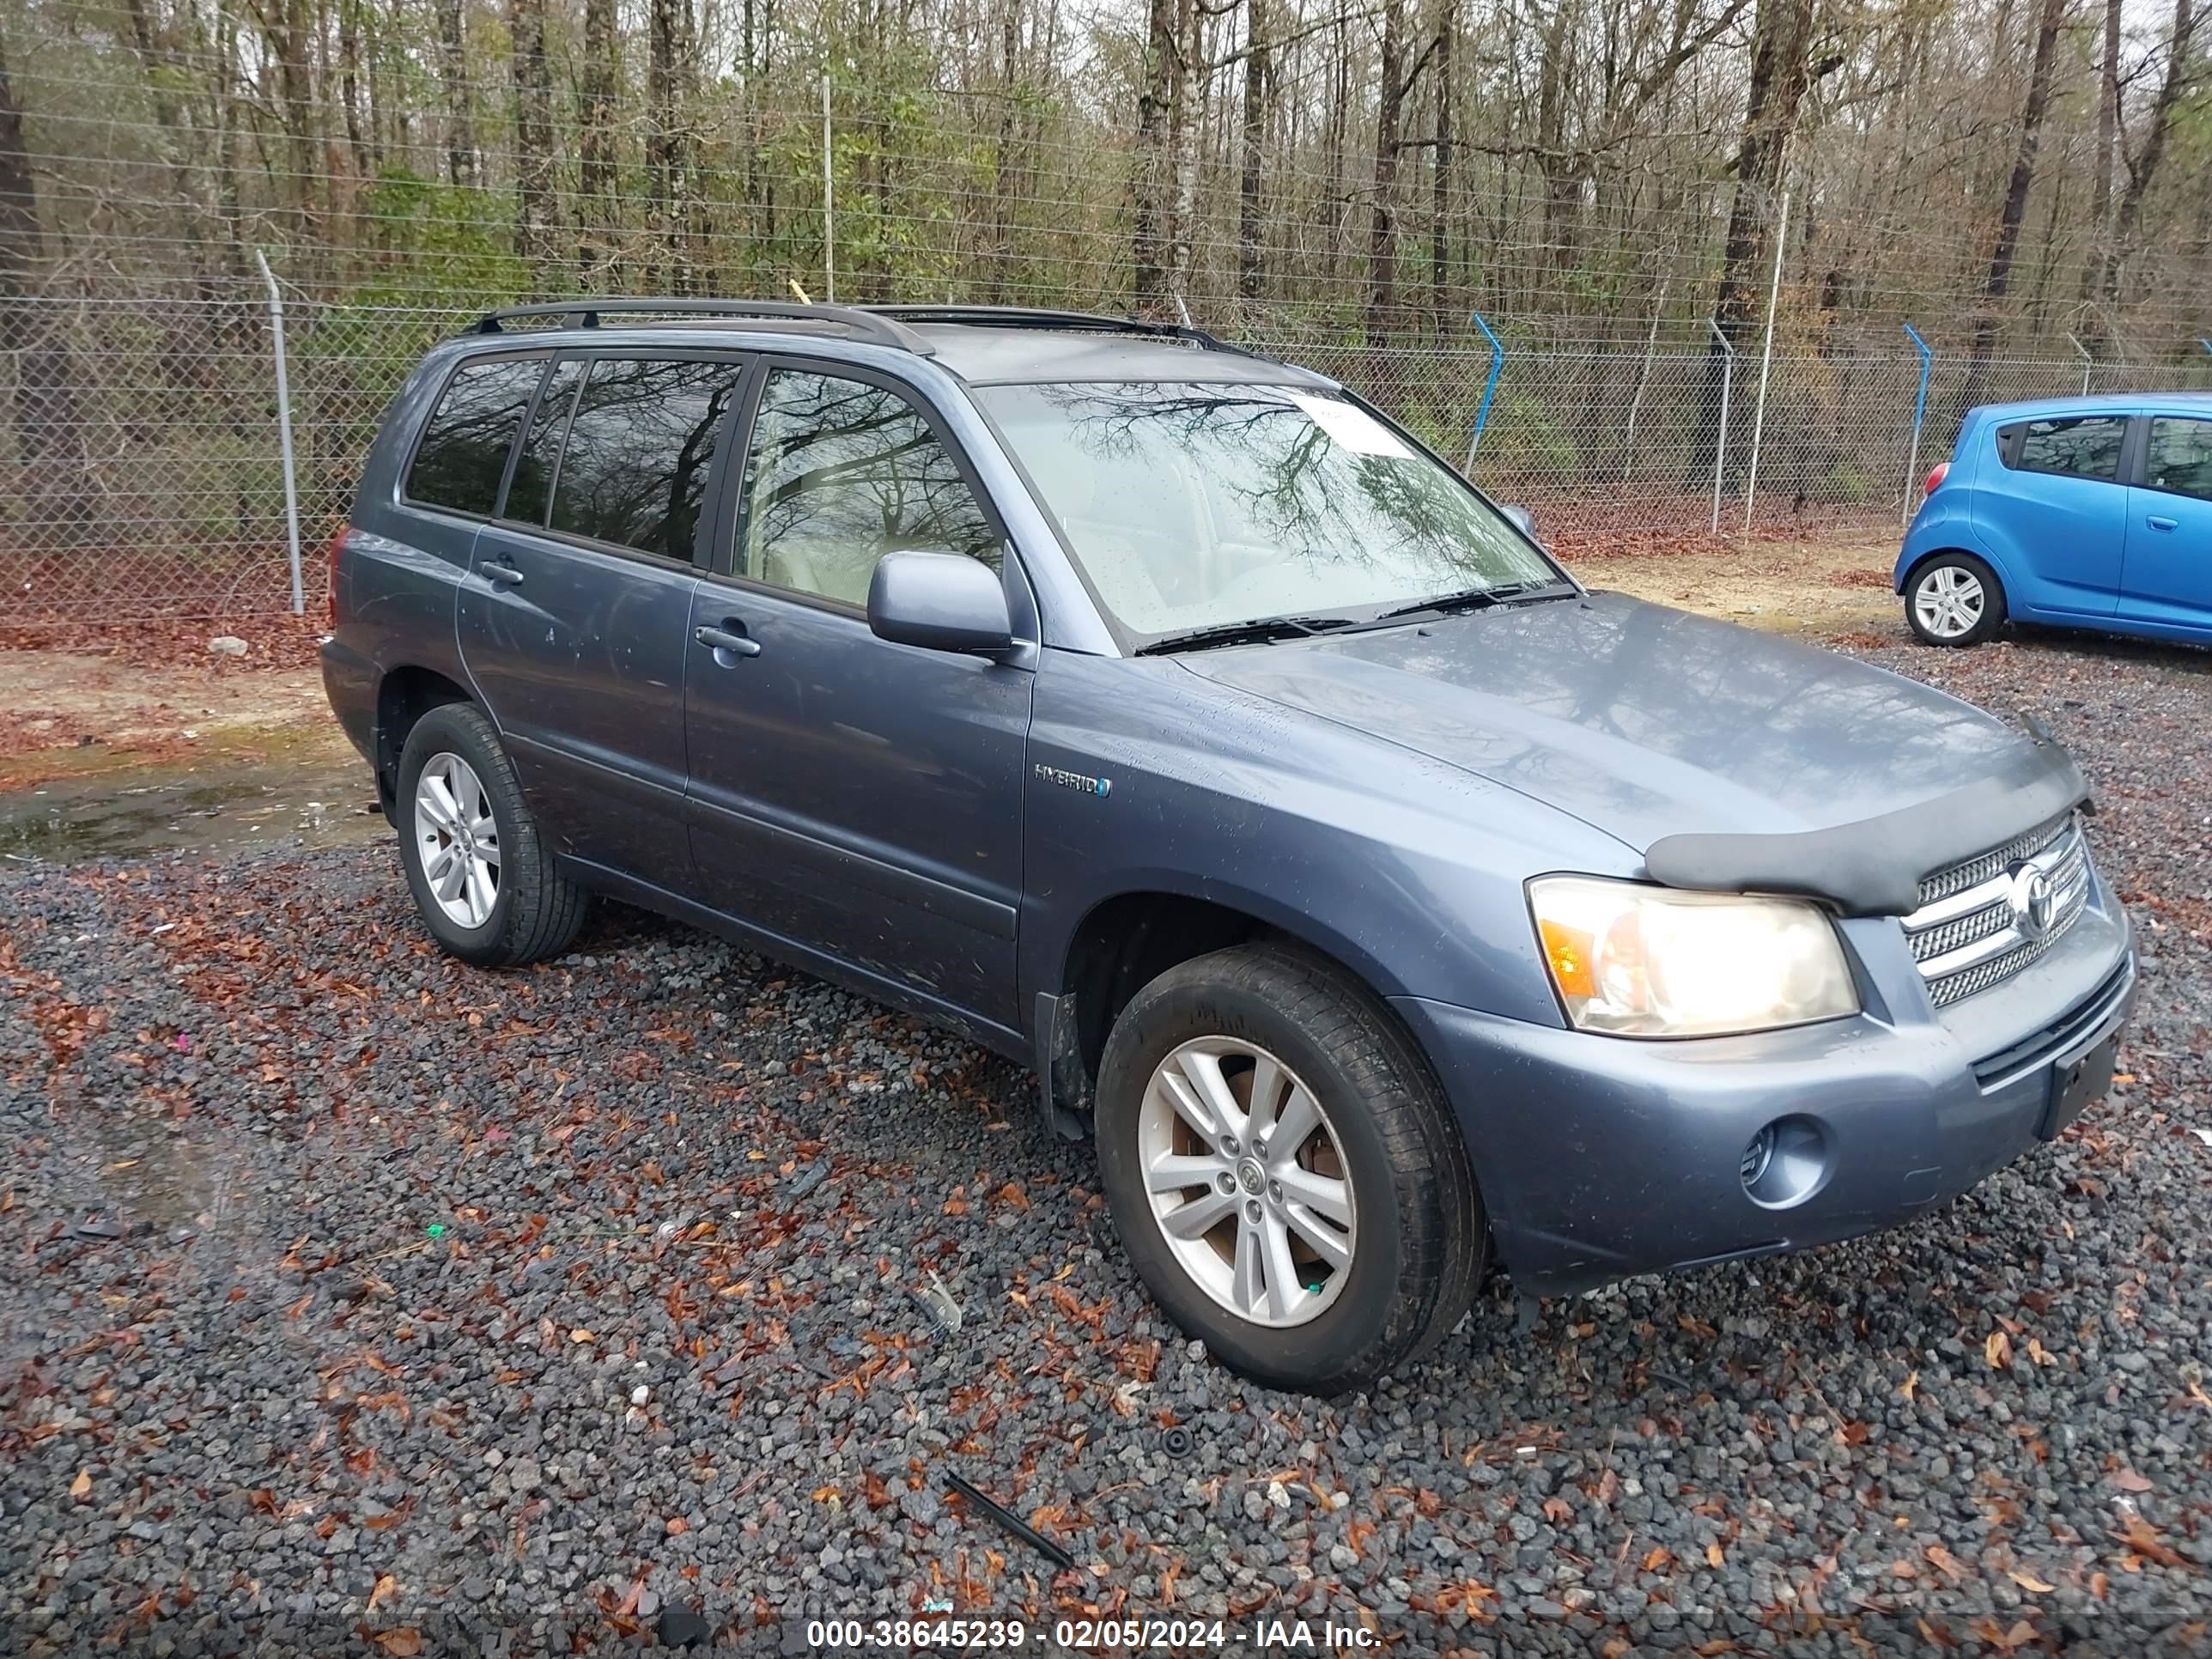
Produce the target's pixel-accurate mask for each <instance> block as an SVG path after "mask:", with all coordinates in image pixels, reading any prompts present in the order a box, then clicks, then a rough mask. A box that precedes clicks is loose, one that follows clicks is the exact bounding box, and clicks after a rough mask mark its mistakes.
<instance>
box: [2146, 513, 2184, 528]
mask: <svg viewBox="0 0 2212 1659" xmlns="http://www.w3.org/2000/svg"><path fill="white" fill-rule="evenodd" d="M2143 522H2144V523H2145V524H2147V525H2148V526H2150V527H2151V528H2152V529H2153V530H2172V529H2173V528H2174V527H2175V526H2178V525H2179V524H2180V522H2181V520H2179V519H2161V518H2160V517H2159V516H2158V514H2157V513H2152V514H2151V515H2150V517H2148V519H2145V520H2143Z"/></svg>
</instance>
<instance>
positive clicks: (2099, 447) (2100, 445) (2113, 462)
mask: <svg viewBox="0 0 2212 1659" xmlns="http://www.w3.org/2000/svg"><path fill="white" fill-rule="evenodd" d="M2127 435H2128V423H2127V421H2126V419H2125V417H2124V416H2118V415H2066V416H2055V417H2053V418H2051V419H2050V420H2043V421H2015V422H2013V423H2012V424H2011V425H2010V426H2005V427H2000V428H1997V455H1998V458H1999V459H2002V461H2003V462H2004V464H2005V465H2007V466H2008V467H2009V468H2011V469H2012V470H2013V471H2015V472H2055V473H2058V474H2060V475H2061V476H2063V477H2072V478H2097V479H2101V480H2103V481H2104V482H2106V483H2112V482H2113V481H2115V480H2117V479H2118V477H2119V476H2120V448H2121V446H2122V445H2123V444H2124V442H2125V441H2126V439H2127Z"/></svg>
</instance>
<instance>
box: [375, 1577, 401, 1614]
mask: <svg viewBox="0 0 2212 1659" xmlns="http://www.w3.org/2000/svg"><path fill="white" fill-rule="evenodd" d="M398 1599H399V1581H398V1579H397V1578H394V1577H392V1575H391V1574H390V1573H388V1572H386V1573H380V1574H378V1575H377V1579H376V1588H375V1589H373V1590H371V1591H369V1593H368V1610H369V1611H370V1612H371V1613H374V1612H375V1611H376V1610H377V1608H378V1607H380V1606H381V1605H383V1604H384V1603H385V1602H386V1601H398Z"/></svg>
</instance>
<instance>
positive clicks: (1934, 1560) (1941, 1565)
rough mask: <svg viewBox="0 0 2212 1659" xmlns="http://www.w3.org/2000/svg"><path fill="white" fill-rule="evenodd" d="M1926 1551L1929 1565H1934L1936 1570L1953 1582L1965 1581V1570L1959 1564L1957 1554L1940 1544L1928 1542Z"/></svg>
mask: <svg viewBox="0 0 2212 1659" xmlns="http://www.w3.org/2000/svg"><path fill="white" fill-rule="evenodd" d="M1927 1553H1928V1563H1929V1565H1930V1566H1932V1567H1934V1568H1935V1569H1936V1571H1938V1572H1940V1573H1942V1575H1943V1576H1944V1577H1946V1578H1948V1579H1949V1580H1950V1581H1951V1582H1952V1583H1954V1584H1958V1583H1965V1582H1966V1568H1964V1567H1963V1566H1961V1565H1959V1558H1958V1557H1957V1556H1955V1555H1954V1554H1952V1553H1951V1552H1950V1551H1948V1550H1947V1549H1945V1548H1944V1547H1942V1545H1941V1544H1930V1545H1929V1547H1928V1552H1927Z"/></svg>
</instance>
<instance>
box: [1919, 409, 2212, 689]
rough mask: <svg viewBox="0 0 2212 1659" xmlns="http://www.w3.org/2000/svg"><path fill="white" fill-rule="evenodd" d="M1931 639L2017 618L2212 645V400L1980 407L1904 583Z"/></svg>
mask: <svg viewBox="0 0 2212 1659" xmlns="http://www.w3.org/2000/svg"><path fill="white" fill-rule="evenodd" d="M1893 581H1894V585H1895V587H1896V591H1897V592H1899V593H1901V594H1903V595H1904V596H1905V620H1906V621H1907V622H1908V623H1911V627H1912V631H1913V632H1914V633H1915V634H1917V635H1919V636H1920V638H1921V639H1922V640H1923V641H1925V642H1926V643H1928V644H1929V645H1979V644H1980V643H1981V642H1982V641H1984V640H1986V639H1988V638H1990V636H1991V635H1994V634H1995V633H1996V631H1997V630H1998V629H2000V628H2002V627H2003V626H2004V624H2005V619H2006V618H2007V617H2011V618H2014V619H2015V620H2016V621H2020V622H2032V623H2046V624H2049V625H2051V626H2054V627H2062V628H2099V629H2106V630H2108V631H2110V632H2112V633H2115V634H2138V635H2143V636H2144V637H2146V638H2148V639H2159V640H2191V641H2212V394H2206V393H2203V392H2130V393H2126V394H2123V395H2120V396H2117V397H2106V398H2051V399H2048V400H2046V401H2044V402H2040V403H2032V404H1990V405H1989V406H1987V407H1985V408H1982V409H1977V410H1972V411H1970V412H1969V413H1968V414H1967V416H1966V423H1965V424H1964V425H1963V426H1962V427H1960V430H1959V442H1958V446H1957V447H1956V448H1954V450H1953V451H1952V453H1951V459H1949V460H1948V461H1946V462H1945V463H1943V465H1941V466H1939V467H1937V468H1936V470H1935V471H1934V472H1932V473H1930V474H1929V478H1928V491H1927V498H1926V500H1924V501H1923V502H1922V503H1921V507H1920V511H1919V513H1918V514H1917V516H1916V517H1915V518H1914V519H1913V520H1912V527H1911V530H1909V531H1908V532H1906V533H1905V550H1904V551H1903V552H1902V553H1900V554H1899V556H1898V560H1897V569H1896V572H1895V575H1894V578H1893Z"/></svg>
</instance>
